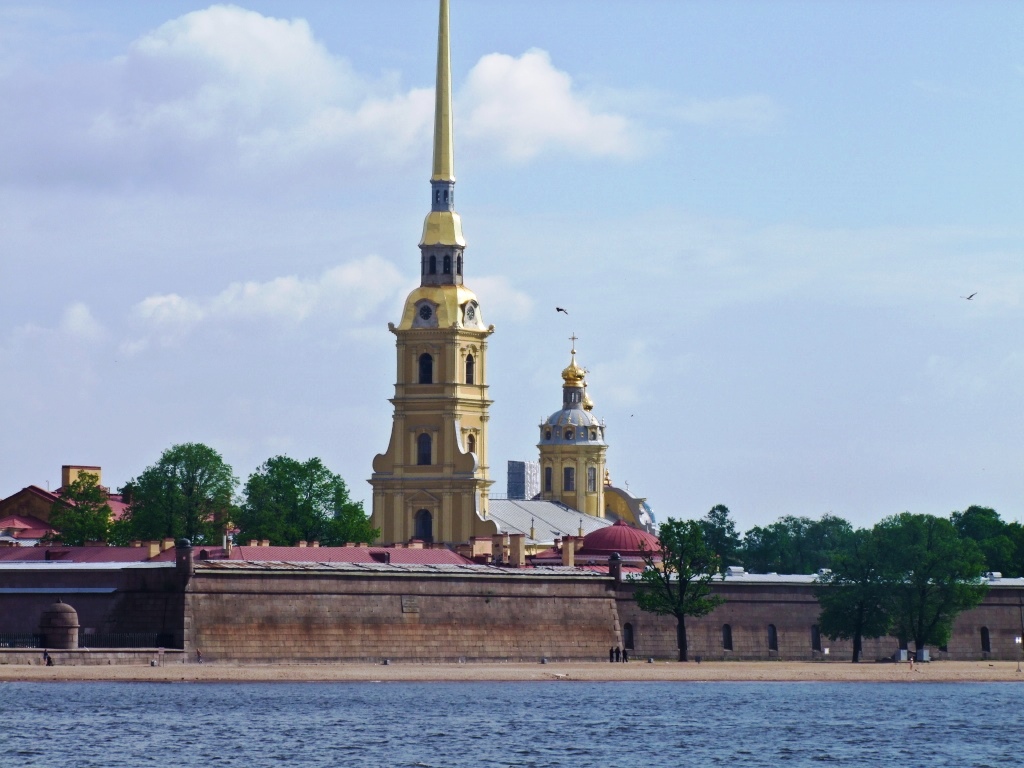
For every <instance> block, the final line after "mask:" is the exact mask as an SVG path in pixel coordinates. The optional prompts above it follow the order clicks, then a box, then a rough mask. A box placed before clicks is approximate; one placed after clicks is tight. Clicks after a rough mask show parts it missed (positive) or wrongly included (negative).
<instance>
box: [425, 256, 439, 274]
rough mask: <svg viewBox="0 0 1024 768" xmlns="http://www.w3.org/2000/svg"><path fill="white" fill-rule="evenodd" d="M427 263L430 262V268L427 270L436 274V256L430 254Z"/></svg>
mask: <svg viewBox="0 0 1024 768" xmlns="http://www.w3.org/2000/svg"><path fill="white" fill-rule="evenodd" d="M428 263H429V264H430V268H429V269H428V270H427V271H428V272H429V273H430V274H432V275H436V274H437V256H434V255H431V257H430V260H429V262H428Z"/></svg>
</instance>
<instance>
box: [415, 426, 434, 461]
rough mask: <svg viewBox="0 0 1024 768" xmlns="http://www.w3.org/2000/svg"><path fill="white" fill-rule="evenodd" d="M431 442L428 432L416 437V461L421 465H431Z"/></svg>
mask: <svg viewBox="0 0 1024 768" xmlns="http://www.w3.org/2000/svg"><path fill="white" fill-rule="evenodd" d="M430 444H431V439H430V435H428V434H427V433H426V432H424V433H423V434H422V435H420V436H419V437H417V438H416V463H417V464H419V465H420V466H421V467H426V466H429V465H430V453H431V451H430V448H431V445H430Z"/></svg>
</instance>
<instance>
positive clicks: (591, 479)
mask: <svg viewBox="0 0 1024 768" xmlns="http://www.w3.org/2000/svg"><path fill="white" fill-rule="evenodd" d="M587 493H597V467H587Z"/></svg>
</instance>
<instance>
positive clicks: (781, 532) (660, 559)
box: [636, 505, 1024, 662]
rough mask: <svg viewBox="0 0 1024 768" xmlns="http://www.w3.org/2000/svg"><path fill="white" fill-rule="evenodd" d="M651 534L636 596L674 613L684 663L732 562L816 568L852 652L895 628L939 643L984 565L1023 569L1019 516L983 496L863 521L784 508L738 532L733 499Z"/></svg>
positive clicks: (826, 610) (829, 627)
mask: <svg viewBox="0 0 1024 768" xmlns="http://www.w3.org/2000/svg"><path fill="white" fill-rule="evenodd" d="M658 535H659V542H660V548H659V551H658V552H648V553H645V560H646V565H647V567H646V569H645V570H644V572H643V573H642V574H641V575H640V577H639V580H638V583H637V591H636V599H637V602H638V603H639V605H640V607H641V608H643V609H644V610H648V611H652V612H654V613H659V614H663V615H671V616H674V617H675V618H676V622H677V632H678V639H679V643H678V647H679V660H680V661H686V659H687V641H686V623H685V622H686V617H687V616H693V617H699V616H704V615H706V614H707V613H709V612H711V611H712V610H713V609H714V608H715V607H716V606H718V605H720V604H721V602H722V600H721V598H719V597H717V596H715V595H713V594H712V593H711V584H712V581H713V580H714V579H715V578H716V577H717V576H718V574H719V573H721V572H723V571H724V570H725V569H726V568H728V567H730V566H742V567H743V568H744V569H746V570H748V571H750V572H755V573H772V572H775V573H785V574H817V582H818V587H817V595H818V600H819V603H820V605H821V615H820V619H819V628H820V630H821V632H822V633H823V634H824V635H826V636H828V637H830V638H832V639H833V640H836V639H840V638H841V639H846V640H852V644H853V654H852V660H853V661H854V662H856V661H859V660H860V657H861V653H862V647H863V640H864V639H865V638H877V637H886V636H894V637H896V638H898V639H899V640H900V641H902V642H904V643H909V642H911V641H912V642H913V643H914V645H915V649H916V650H917V651H920V650H921V649H923V648H924V647H926V646H927V645H935V646H940V647H941V646H944V645H945V644H946V643H947V642H948V640H949V637H950V634H951V632H952V628H953V622H954V620H955V619H956V617H957V615H959V614H960V613H961V612H963V611H965V610H968V609H970V608H973V607H974V606H976V605H978V604H979V603H980V602H981V601H982V599H983V598H984V596H985V593H986V591H987V585H986V584H985V581H984V578H983V577H984V574H985V573H986V572H989V571H998V572H1000V573H1002V574H1003V575H1005V576H1019V575H1021V573H1022V570H1024V531H1022V529H1021V525H1020V524H1019V523H1012V522H1011V523H1006V522H1004V521H1002V520H1001V519H1000V517H999V515H998V513H996V511H995V510H993V509H990V508H988V507H980V506H972V507H968V508H967V509H966V510H964V511H963V512H953V513H952V514H951V515H950V516H949V517H948V518H943V517H936V516H934V515H915V514H911V513H909V512H904V513H902V514H898V515H892V516H890V517H887V518H885V519H884V520H882V521H880V522H879V523H877V524H876V525H874V526H873V527H871V528H862V529H855V528H854V527H853V526H852V525H850V523H849V522H847V521H846V520H843V519H842V518H840V517H836V516H835V515H824V516H823V517H822V518H821V519H820V520H812V519H810V518H806V517H793V516H787V517H783V518H780V519H779V520H778V521H776V522H775V523H772V524H770V525H768V526H764V527H762V526H754V527H753V528H752V529H750V530H749V531H747V532H746V534H744V535H743V536H740V535H739V533H738V532H737V530H736V526H735V523H734V521H733V520H732V518H731V515H730V513H729V509H728V508H727V507H725V506H724V505H718V506H715V507H713V508H712V509H711V510H710V511H709V512H708V514H707V515H706V516H705V517H704V518H702V519H700V520H674V519H671V518H669V519H668V520H667V521H665V522H664V523H662V524H661V526H660V528H659V531H658Z"/></svg>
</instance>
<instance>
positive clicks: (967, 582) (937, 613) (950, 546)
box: [875, 512, 988, 651]
mask: <svg viewBox="0 0 1024 768" xmlns="http://www.w3.org/2000/svg"><path fill="white" fill-rule="evenodd" d="M875 535H876V537H877V542H878V547H879V552H880V557H881V560H882V562H884V563H885V567H886V571H887V572H888V573H887V581H888V582H889V589H890V591H891V594H892V600H893V613H892V619H893V621H892V630H891V631H892V632H893V633H894V634H895V635H896V636H897V637H899V638H900V639H901V640H913V641H914V645H915V647H916V649H917V651H921V650H922V649H923V648H924V647H925V646H926V645H928V644H932V645H945V644H946V642H947V641H948V640H949V635H950V633H951V632H952V629H953V621H954V619H956V617H957V615H958V614H960V613H961V612H962V611H965V610H967V609H969V608H973V607H974V606H976V605H978V603H980V602H981V600H982V598H983V597H984V596H985V592H986V591H987V589H988V587H987V586H985V585H984V584H983V583H982V582H981V574H982V572H983V571H984V568H985V560H984V558H983V557H982V554H981V551H980V550H979V549H978V545H977V544H975V543H974V542H973V541H971V540H970V539H964V538H961V537H960V536H959V535H958V534H957V532H956V528H954V527H953V524H952V523H951V522H950V521H949V520H946V519H944V518H941V517H934V516H932V515H913V514H911V513H909V512H904V513H902V514H899V515H893V516H892V517H887V518H885V519H884V520H882V521H881V522H880V523H878V524H877V525H876V526H875Z"/></svg>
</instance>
